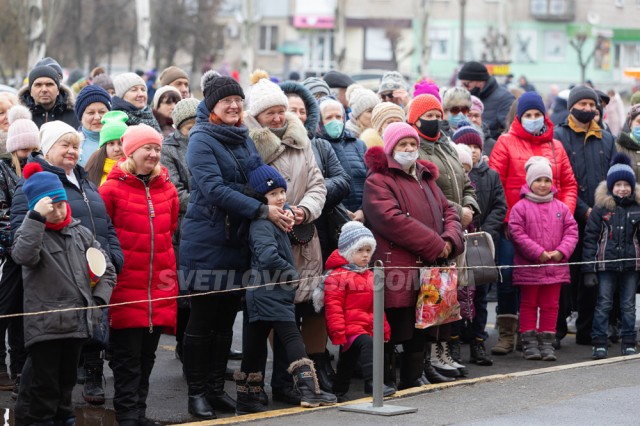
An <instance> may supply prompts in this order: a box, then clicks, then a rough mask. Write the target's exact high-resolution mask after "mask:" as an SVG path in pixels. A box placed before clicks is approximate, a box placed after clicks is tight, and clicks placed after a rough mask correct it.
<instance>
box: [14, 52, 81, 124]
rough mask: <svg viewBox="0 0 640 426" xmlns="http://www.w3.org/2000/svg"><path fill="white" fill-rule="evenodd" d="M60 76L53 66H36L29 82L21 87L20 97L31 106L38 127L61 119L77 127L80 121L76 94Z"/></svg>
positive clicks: (21, 100)
mask: <svg viewBox="0 0 640 426" xmlns="http://www.w3.org/2000/svg"><path fill="white" fill-rule="evenodd" d="M60 78H61V77H60V76H59V75H58V72H57V71H56V70H55V69H54V68H53V67H51V66H48V65H41V66H36V67H35V68H33V69H32V70H31V72H29V81H28V84H27V86H25V87H23V88H22V89H20V91H19V92H18V98H19V99H20V103H22V105H24V106H26V107H27V108H29V110H30V111H31V114H32V116H33V121H34V123H36V125H37V126H38V127H40V126H42V125H43V124H44V123H46V122H48V121H55V120H60V121H64V122H65V123H67V124H69V125H70V126H72V127H73V128H74V129H77V128H78V127H80V121H79V120H78V118H77V117H76V114H75V111H74V105H75V102H74V101H75V100H74V96H73V93H71V89H69V88H68V87H67V86H63V85H62V84H61V83H60Z"/></svg>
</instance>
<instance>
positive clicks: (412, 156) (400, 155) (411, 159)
mask: <svg viewBox="0 0 640 426" xmlns="http://www.w3.org/2000/svg"><path fill="white" fill-rule="evenodd" d="M393 159H394V160H396V161H397V162H398V164H400V167H402V168H403V169H404V170H409V169H410V168H411V166H413V165H414V164H415V163H416V161H418V151H417V150H416V151H412V152H401V151H397V152H394V153H393Z"/></svg>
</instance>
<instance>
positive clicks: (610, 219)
mask: <svg viewBox="0 0 640 426" xmlns="http://www.w3.org/2000/svg"><path fill="white" fill-rule="evenodd" d="M595 200H596V202H595V205H594V207H593V210H592V211H591V214H590V215H589V219H588V220H587V226H586V228H585V231H584V238H583V240H584V245H583V249H582V261H583V262H602V263H591V264H585V265H582V267H581V268H582V271H583V272H600V271H615V272H620V271H640V240H639V237H638V228H639V227H640V185H636V187H635V192H634V193H633V194H632V195H631V196H630V197H627V198H622V199H621V198H619V197H614V196H613V195H611V194H610V193H609V192H608V191H607V182H606V181H604V182H601V183H600V185H598V188H597V189H596V194H595ZM618 259H635V260H628V261H625V262H612V263H606V262H607V261H611V260H618Z"/></svg>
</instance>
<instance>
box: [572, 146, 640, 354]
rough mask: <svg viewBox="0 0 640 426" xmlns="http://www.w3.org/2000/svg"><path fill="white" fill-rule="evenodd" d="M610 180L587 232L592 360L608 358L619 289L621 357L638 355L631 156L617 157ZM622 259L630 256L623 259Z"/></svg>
mask: <svg viewBox="0 0 640 426" xmlns="http://www.w3.org/2000/svg"><path fill="white" fill-rule="evenodd" d="M612 163H613V164H612V165H611V167H610V168H609V171H608V173H607V180H606V181H603V182H601V183H600V185H598V187H597V189H596V193H595V204H594V206H593V210H592V211H591V214H590V215H589V219H588V221H587V227H586V230H585V233H584V249H583V252H582V261H583V262H590V263H589V264H585V265H583V266H582V268H583V269H582V271H583V272H584V285H585V286H588V287H594V286H596V285H597V286H598V299H597V302H596V309H595V312H594V314H593V323H592V327H591V344H592V345H593V352H592V358H593V359H602V358H606V357H607V352H608V350H607V331H608V329H609V313H610V312H611V308H612V306H613V297H614V294H615V292H616V289H618V290H619V293H620V316H621V317H622V327H621V329H620V337H621V345H620V352H621V354H622V355H635V354H636V330H635V324H636V287H637V283H638V279H640V272H639V270H640V263H639V262H638V258H640V244H639V243H638V239H637V235H636V234H637V233H638V226H640V188H638V186H637V185H636V176H635V174H634V173H633V169H632V168H631V160H630V159H629V157H627V156H626V155H624V154H622V153H618V154H616V155H615V156H614V157H613V162H612ZM622 259H629V260H626V261H624V262H619V260H622Z"/></svg>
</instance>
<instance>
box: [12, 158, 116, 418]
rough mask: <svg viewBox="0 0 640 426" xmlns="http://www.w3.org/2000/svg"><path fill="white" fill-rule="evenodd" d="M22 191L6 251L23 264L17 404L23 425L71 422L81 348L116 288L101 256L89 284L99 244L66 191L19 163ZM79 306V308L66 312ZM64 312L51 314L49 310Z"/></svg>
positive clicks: (54, 180) (36, 168) (38, 168)
mask: <svg viewBox="0 0 640 426" xmlns="http://www.w3.org/2000/svg"><path fill="white" fill-rule="evenodd" d="M23 173H24V177H25V179H26V181H25V183H24V185H23V187H22V190H23V191H24V194H25V195H26V197H27V200H28V202H29V213H28V214H27V216H26V217H25V219H24V221H23V222H22V225H21V226H20V228H18V230H17V231H16V236H15V241H14V243H13V247H12V251H11V256H12V257H13V260H14V261H15V262H16V263H17V264H18V265H22V267H23V268H22V276H23V281H24V312H25V313H31V312H43V313H42V314H39V315H31V316H25V317H24V345H25V348H27V349H28V350H29V358H28V360H27V362H26V363H25V367H24V369H23V371H22V381H21V387H20V393H19V395H18V401H17V403H16V406H22V407H25V406H26V404H25V401H28V408H27V412H26V413H22V412H20V413H18V410H17V411H16V415H18V414H20V415H26V417H27V418H26V419H20V420H21V424H22V422H23V423H25V424H54V422H55V423H56V424H64V425H67V424H75V422H74V420H75V418H74V415H73V412H74V410H73V404H72V402H71V393H72V391H73V386H74V385H75V383H76V368H77V366H78V359H79V357H80V349H81V348H82V345H83V344H84V343H85V341H86V340H87V339H88V338H89V337H90V336H91V334H92V331H93V328H94V326H95V325H96V324H98V323H99V321H100V319H101V311H100V309H83V308H87V307H92V306H97V305H105V304H106V303H107V302H108V301H109V299H110V298H111V289H112V287H113V286H114V285H115V282H116V275H115V269H114V267H113V265H112V264H111V262H110V261H109V256H106V255H105V256H104V257H105V261H106V271H105V272H104V274H103V275H102V276H101V278H100V279H99V281H98V282H97V284H96V285H95V287H93V288H92V278H94V281H93V282H95V277H91V276H90V272H89V267H88V264H87V250H89V249H90V248H95V249H100V244H99V243H98V242H97V241H96V240H95V238H94V236H93V234H92V233H91V231H89V230H88V229H87V228H85V227H83V226H81V225H80V221H79V220H77V219H73V218H72V217H71V209H70V208H69V204H68V203H67V194H66V191H65V190H64V188H63V186H62V182H60V179H58V177H57V176H56V175H55V174H53V173H50V172H45V171H42V167H41V166H40V165H39V164H38V163H30V164H27V166H26V167H25V168H24V172H23ZM69 308H71V309H73V308H78V310H68V311H65V309H69ZM55 310H63V311H57V312H48V311H55Z"/></svg>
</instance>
